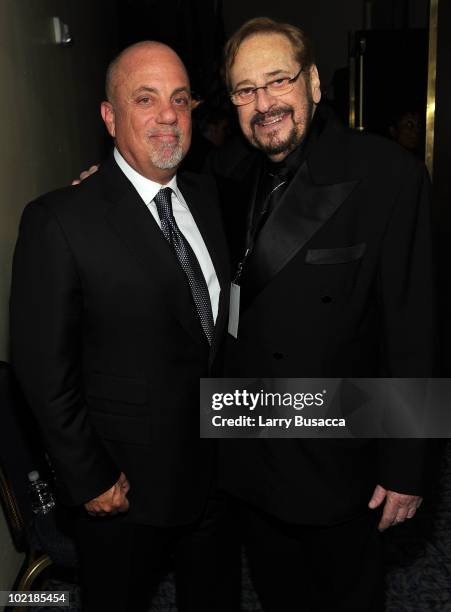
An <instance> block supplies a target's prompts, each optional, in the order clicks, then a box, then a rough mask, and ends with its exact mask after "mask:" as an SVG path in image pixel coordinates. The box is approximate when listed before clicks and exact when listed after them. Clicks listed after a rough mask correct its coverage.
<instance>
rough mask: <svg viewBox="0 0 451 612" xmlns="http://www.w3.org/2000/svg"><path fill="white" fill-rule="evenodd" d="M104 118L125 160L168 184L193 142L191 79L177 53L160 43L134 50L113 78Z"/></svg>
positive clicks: (104, 109)
mask: <svg viewBox="0 0 451 612" xmlns="http://www.w3.org/2000/svg"><path fill="white" fill-rule="evenodd" d="M109 90H110V91H109V94H110V95H109V97H110V100H109V101H108V102H102V106H101V113H102V117H103V120H104V122H105V124H106V126H107V129H108V132H109V133H110V135H111V136H112V137H113V138H114V139H115V142H116V146H117V148H118V149H119V151H120V153H121V155H122V156H123V157H124V158H125V159H126V160H127V162H128V163H129V164H130V165H131V166H132V167H133V168H134V169H135V170H137V172H139V173H140V174H142V175H143V176H145V177H147V178H149V179H151V180H153V181H156V182H159V183H162V184H165V183H167V182H169V180H170V179H171V178H172V177H173V176H174V174H175V172H176V170H177V167H178V166H179V164H180V162H181V161H182V159H183V158H184V156H185V155H186V153H187V151H188V149H189V146H190V143H191V96H190V85H189V79H188V75H187V73H186V70H185V67H184V65H183V64H182V62H181V60H180V58H179V57H178V56H177V54H176V53H175V52H174V51H173V50H172V49H170V48H169V47H167V46H166V45H162V44H160V43H146V44H144V43H143V44H140V45H136V46H134V47H132V48H131V49H129V50H128V51H125V53H124V54H123V55H122V56H121V57H120V58H119V60H118V62H117V64H116V65H115V67H114V70H113V71H112V74H111V79H110V87H109Z"/></svg>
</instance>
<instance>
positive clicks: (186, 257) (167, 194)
mask: <svg viewBox="0 0 451 612" xmlns="http://www.w3.org/2000/svg"><path fill="white" fill-rule="evenodd" d="M171 195H172V189H171V188H170V187H164V188H163V189H160V191H159V192H158V193H157V195H156V196H155V198H154V200H155V204H156V206H157V210H158V215H159V217H160V221H161V230H162V232H163V234H164V237H165V238H166V240H167V241H168V242H169V244H170V245H171V246H172V248H173V249H174V251H175V254H176V256H177V259H178V260H179V263H180V265H181V267H182V269H183V271H184V272H185V274H186V277H187V279H188V283H189V286H190V289H191V293H192V296H193V299H194V303H195V305H196V309H197V313H198V315H199V319H200V323H201V325H202V329H203V330H204V332H205V335H206V336H207V340H208V342H209V344H211V342H212V340H213V329H214V322H213V313H212V310H211V302H210V294H209V293H208V287H207V283H206V282H205V278H204V275H203V273H202V270H201V267H200V265H199V262H198V261H197V257H196V255H195V254H194V251H193V249H192V248H191V246H190V244H189V242H188V241H187V240H186V238H185V236H184V235H183V234H182V232H181V231H180V229H179V227H178V225H177V223H176V221H175V218H174V215H173V212H172V201H171Z"/></svg>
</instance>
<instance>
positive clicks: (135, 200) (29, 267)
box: [11, 157, 228, 525]
mask: <svg viewBox="0 0 451 612" xmlns="http://www.w3.org/2000/svg"><path fill="white" fill-rule="evenodd" d="M178 185H179V188H180V190H181V191H182V193H183V195H184V197H185V199H186V201H187V203H188V205H189V207H190V210H191V212H192V214H193V217H194V219H195V221H196V223H197V225H198V227H199V229H200V231H201V233H202V236H203V238H204V241H205V243H206V246H207V248H208V250H209V252H210V255H211V258H212V261H213V265H214V267H215V270H216V273H217V276H218V279H219V282H220V285H221V298H220V304H219V314H218V319H217V324H216V329H215V337H214V341H213V344H212V347H211V349H210V346H209V345H208V342H207V341H206V338H205V335H204V333H203V331H202V328H201V325H200V322H199V318H198V316H197V313H196V308H195V305H194V302H193V300H192V296H191V292H190V289H189V286H188V283H187V280H186V277H185V275H184V273H183V271H182V269H181V267H180V266H179V263H178V261H177V259H176V256H175V254H174V252H173V250H172V249H171V247H170V245H169V244H168V243H167V241H166V240H165V238H164V236H163V234H162V232H161V230H160V229H159V228H158V225H157V224H156V222H155V220H154V219H153V217H152V215H151V214H150V212H149V211H148V209H147V207H146V205H145V204H144V203H143V202H142V200H141V198H140V197H139V195H138V194H137V192H136V191H135V189H134V188H133V186H132V185H131V183H130V182H129V181H128V180H127V178H126V177H125V175H124V174H123V173H122V172H121V170H120V169H119V168H118V166H117V165H116V163H115V161H114V159H113V157H111V158H110V159H109V160H108V161H107V162H105V163H104V164H102V166H101V168H100V170H99V172H98V173H96V174H95V175H94V176H92V177H91V178H89V179H88V180H86V181H84V182H83V183H82V184H81V185H80V186H78V187H75V188H74V187H69V188H66V189H62V190H60V191H56V192H53V193H49V194H47V195H45V196H43V197H41V198H39V199H38V200H36V201H35V202H33V203H31V204H30V205H28V206H27V208H26V209H25V212H24V214H23V218H22V221H21V226H20V233H19V239H18V243H17V247H16V252H15V257H14V270H13V283H12V295H11V338H12V360H13V365H14V368H15V371H16V374H17V377H18V379H19V381H20V382H21V384H22V387H23V389H24V391H25V394H26V397H27V399H28V402H29V404H30V406H31V407H32V409H33V411H34V412H35V414H36V417H37V418H38V421H39V423H40V425H41V427H42V430H43V433H44V436H45V439H46V441H47V445H48V449H49V452H50V454H51V456H52V459H53V461H54V465H55V469H56V472H57V475H58V477H59V481H60V484H61V487H62V492H63V496H64V498H65V500H66V501H67V502H68V503H70V504H75V505H77V504H82V503H83V502H86V501H88V500H89V499H91V498H93V497H94V496H96V495H98V494H100V493H102V492H103V491H105V490H106V489H108V488H109V487H110V486H112V484H113V483H114V482H115V481H116V480H117V478H118V476H119V472H120V471H123V472H124V473H125V474H126V475H127V477H128V478H129V481H130V485H131V489H130V493H129V500H130V513H129V515H130V518H131V519H133V520H134V521H139V522H144V523H151V524H154V525H175V524H182V523H188V522H190V521H192V520H194V519H195V518H197V517H198V516H199V514H200V513H201V511H202V509H203V506H204V503H205V499H206V496H207V493H208V489H209V486H210V484H211V481H212V476H213V470H214V465H215V461H214V452H215V449H214V448H213V447H212V445H211V444H210V441H199V405H198V404H199V400H198V398H199V378H200V377H201V376H208V374H209V373H210V372H211V371H212V368H214V363H215V360H216V358H217V354H218V347H219V344H220V343H219V342H218V339H219V337H220V336H221V334H222V331H223V329H224V325H225V322H226V310H227V308H226V305H227V299H228V298H227V293H228V286H227V285H228V256H227V249H226V243H225V238H224V236H223V233H222V229H221V224H220V219H219V213H218V210H217V194H216V188H215V186H214V183H213V181H212V179H211V178H208V177H200V176H196V175H192V174H186V175H183V174H182V175H180V176H179V177H178Z"/></svg>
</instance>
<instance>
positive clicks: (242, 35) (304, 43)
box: [223, 17, 315, 89]
mask: <svg viewBox="0 0 451 612" xmlns="http://www.w3.org/2000/svg"><path fill="white" fill-rule="evenodd" d="M255 34H282V35H283V36H286V38H287V39H288V40H289V41H290V43H291V46H292V48H293V53H294V56H295V58H296V60H297V61H298V62H299V64H300V65H301V66H303V67H305V68H309V67H310V66H311V65H312V64H314V62H315V60H314V56H313V48H312V45H311V42H310V40H309V38H308V37H307V36H306V34H305V33H304V32H303V30H301V28H298V27H296V26H293V25H291V24H289V23H281V22H279V21H274V20H273V19H270V18H269V17H255V18H254V19H250V20H249V21H246V23H244V24H243V25H242V26H241V27H240V28H239V29H238V30H237V31H236V32H235V34H233V35H232V36H231V37H230V38H229V40H228V41H227V43H226V46H225V47H224V66H223V72H224V78H225V82H226V84H227V87H228V88H229V89H230V70H231V68H232V66H233V63H234V62H235V57H236V54H237V53H238V49H239V48H240V46H241V44H242V43H243V42H244V41H245V40H246V39H247V38H250V37H251V36H254V35H255Z"/></svg>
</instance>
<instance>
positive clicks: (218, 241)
mask: <svg viewBox="0 0 451 612" xmlns="http://www.w3.org/2000/svg"><path fill="white" fill-rule="evenodd" d="M177 184H178V187H179V189H180V191H181V192H182V194H183V197H184V198H185V201H186V203H187V204H188V207H189V209H190V212H191V214H192V215H193V218H194V220H195V222H196V225H197V227H198V229H199V231H200V233H201V235H202V238H203V240H204V242H205V246H206V247H207V250H208V252H209V254H210V257H211V260H212V263H213V267H214V269H215V272H216V276H217V277H218V281H219V286H220V288H221V293H220V296H219V306H218V316H217V318H216V325H215V331H214V336H213V342H212V347H211V351H210V362H211V361H213V359H214V357H215V355H216V352H217V349H218V345H219V340H220V337H221V335H222V332H223V330H224V327H225V324H226V321H227V313H228V306H229V304H228V298H229V283H230V269H229V257H228V249H227V244H226V240H225V235H224V230H223V226H222V219H221V215H220V211H219V205H218V195H217V191H216V189H215V188H214V184H213V179H211V178H210V177H208V178H207V177H201V176H198V177H197V176H195V175H193V174H191V173H182V174H180V176H177Z"/></svg>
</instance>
